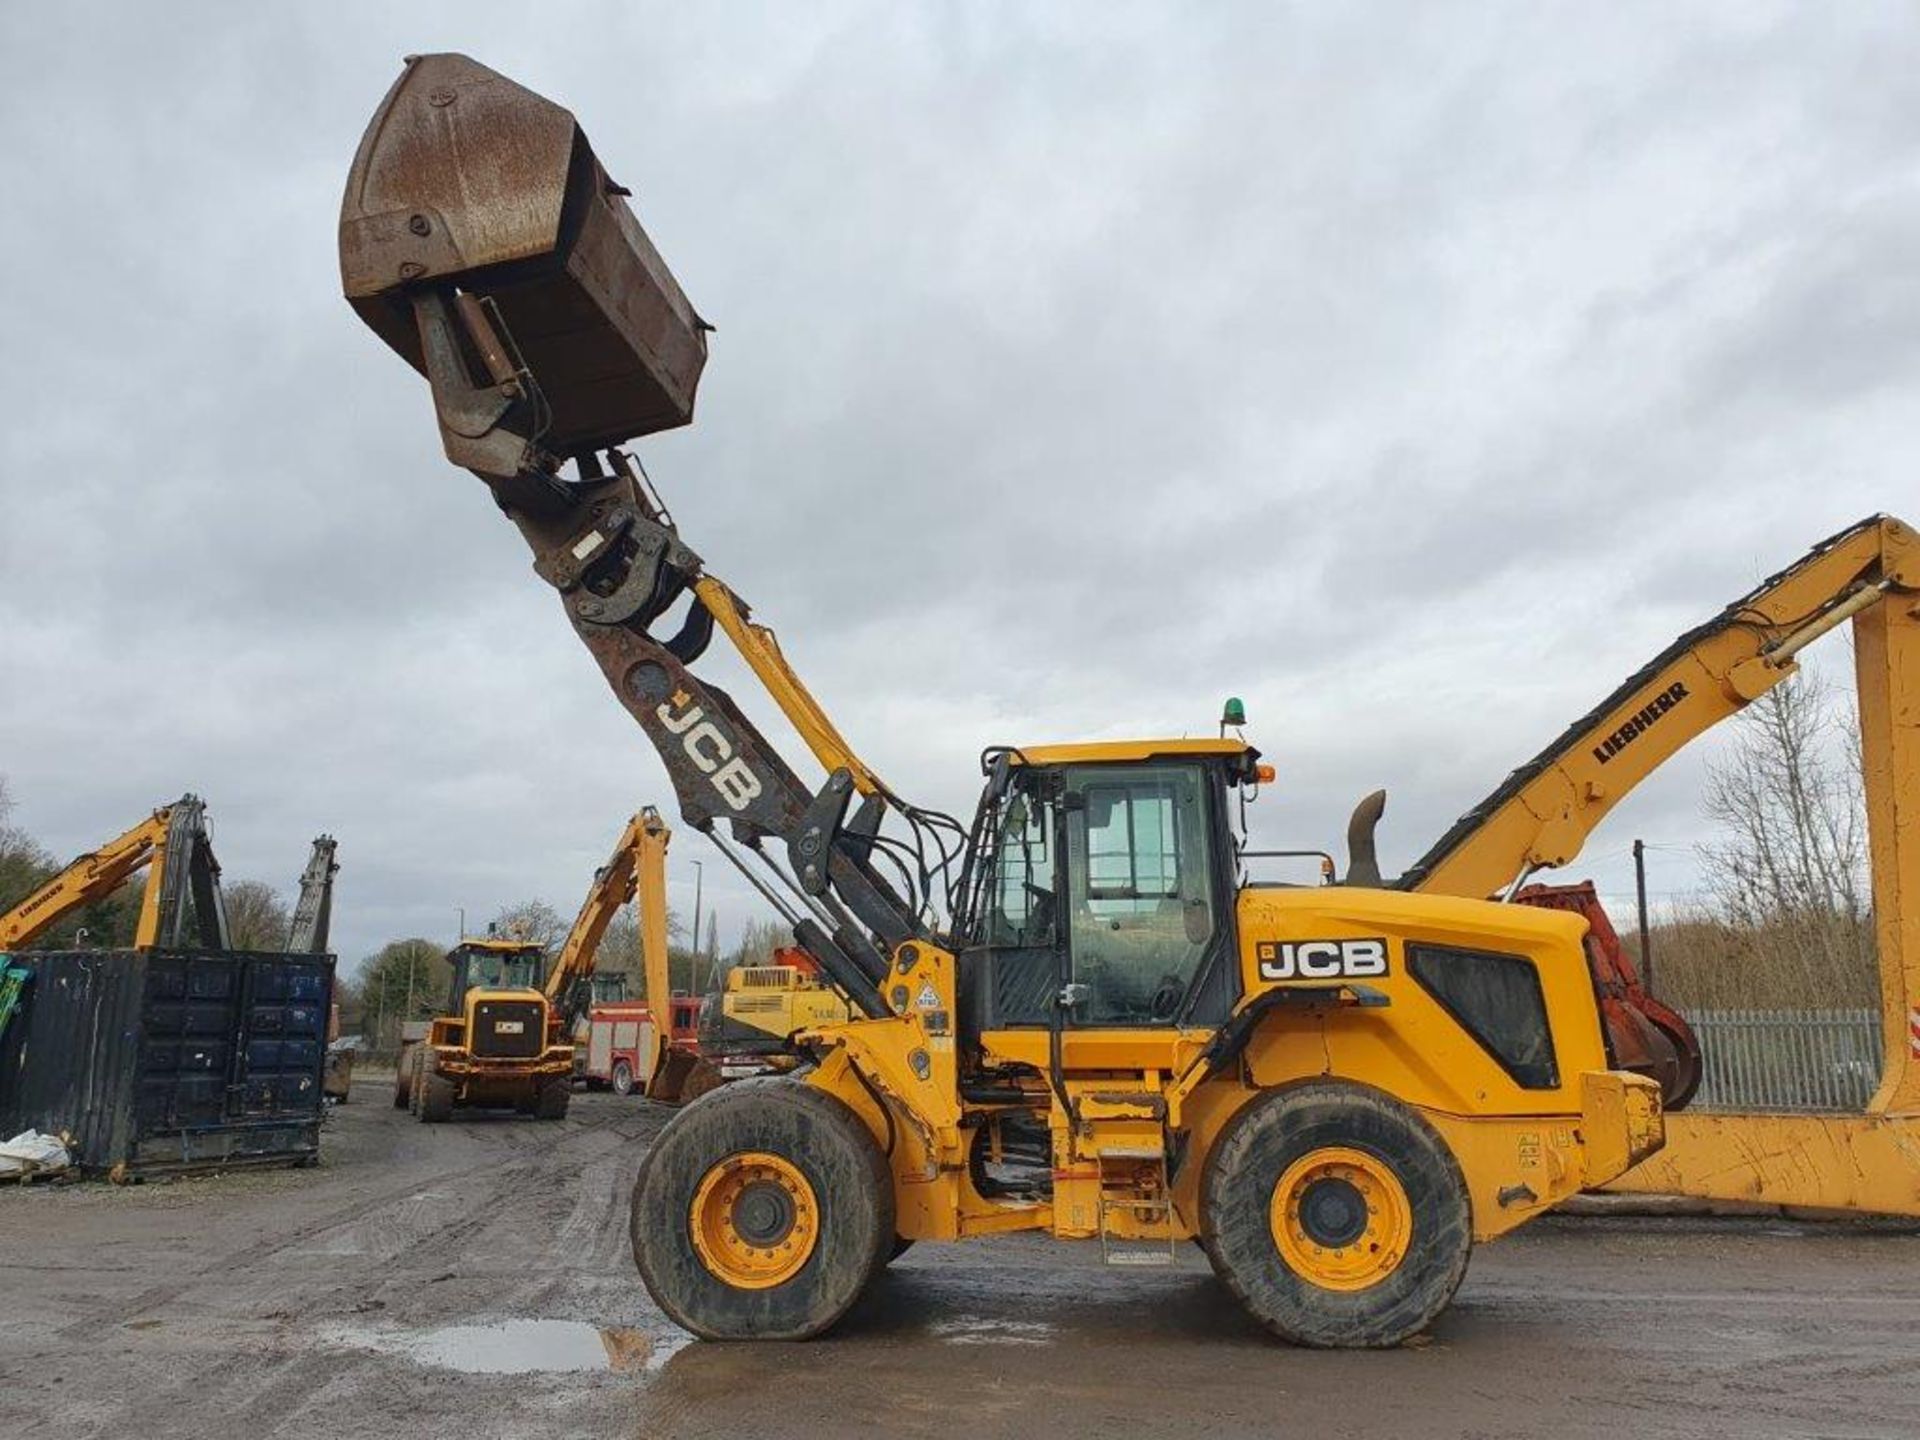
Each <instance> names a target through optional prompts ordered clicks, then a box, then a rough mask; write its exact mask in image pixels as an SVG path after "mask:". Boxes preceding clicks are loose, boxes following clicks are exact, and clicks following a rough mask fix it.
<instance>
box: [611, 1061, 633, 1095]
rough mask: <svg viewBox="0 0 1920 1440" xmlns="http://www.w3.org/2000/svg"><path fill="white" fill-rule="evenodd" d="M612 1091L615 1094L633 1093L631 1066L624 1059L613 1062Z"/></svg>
mask: <svg viewBox="0 0 1920 1440" xmlns="http://www.w3.org/2000/svg"><path fill="white" fill-rule="evenodd" d="M613 1093H614V1094H616V1095H631V1094H633V1067H632V1066H631V1065H629V1064H627V1062H626V1061H624V1060H616V1061H614V1062H613Z"/></svg>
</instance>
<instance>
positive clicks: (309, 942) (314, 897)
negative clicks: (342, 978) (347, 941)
mask: <svg viewBox="0 0 1920 1440" xmlns="http://www.w3.org/2000/svg"><path fill="white" fill-rule="evenodd" d="M338 849H339V842H338V841H336V840H335V839H334V838H333V837H332V836H331V835H321V836H317V837H316V838H315V839H314V842H313V853H312V854H311V855H309V856H308V857H307V868H306V869H305V870H304V871H302V872H301V874H300V898H299V899H298V900H296V901H295V902H294V906H293V921H292V923H291V924H290V925H289V926H288V927H287V953H288V954H290V955H324V954H326V952H327V942H328V940H329V938H330V936H331V934H332V930H333V877H334V876H335V875H337V874H339V873H340V866H339V863H338V862H337V861H335V859H334V858H333V857H334V854H335V852H336V851H337V850H338Z"/></svg>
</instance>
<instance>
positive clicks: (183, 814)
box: [0, 795, 225, 950]
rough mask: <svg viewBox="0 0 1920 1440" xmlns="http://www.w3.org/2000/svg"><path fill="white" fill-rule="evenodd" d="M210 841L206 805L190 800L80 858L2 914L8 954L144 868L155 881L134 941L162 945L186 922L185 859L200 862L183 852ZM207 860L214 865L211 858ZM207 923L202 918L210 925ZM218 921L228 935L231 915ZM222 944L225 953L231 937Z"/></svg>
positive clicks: (0, 944)
mask: <svg viewBox="0 0 1920 1440" xmlns="http://www.w3.org/2000/svg"><path fill="white" fill-rule="evenodd" d="M205 844H206V807H205V805H204V804H203V803H202V802H201V801H200V800H199V799H198V798H197V797H195V796H192V795H183V796H181V797H180V798H179V799H178V800H176V801H174V802H173V804H171V805H163V806H161V807H160V808H159V809H158V810H155V811H154V812H153V813H152V814H151V815H149V816H148V817H147V818H146V819H144V820H142V821H141V822H140V823H139V824H137V825H135V826H134V827H133V828H132V829H130V830H128V831H126V832H125V833H124V834H121V835H119V836H116V837H115V838H114V839H112V840H109V841H108V842H107V843H106V844H105V845H103V846H101V847H100V848H99V849H98V850H90V851H88V852H87V853H86V854H84V855H81V856H78V857H77V858H75V859H74V860H73V861H72V863H70V864H69V865H68V866H67V867H66V868H65V869H63V870H62V871H61V872H60V873H59V874H57V875H55V876H54V877H53V878H52V879H50V880H48V881H47V882H46V884H44V885H42V886H41V887H40V888H39V889H38V890H35V891H34V892H33V893H32V894H31V895H29V896H27V898H26V899H24V900H22V901H21V902H20V903H19V904H18V905H16V906H14V907H13V908H12V909H11V910H8V911H7V912H6V913H5V914H0V950H13V949H18V948H19V947H21V946H23V945H28V944H31V943H32V942H33V941H34V940H35V939H37V938H38V937H39V936H41V935H43V934H45V933H46V931H47V930H48V928H49V927H51V926H52V925H54V924H56V923H57V922H58V921H59V920H60V918H61V917H62V916H64V915H69V914H71V913H72V912H73V911H75V910H78V909H79V908H81V907H82V906H84V905H91V904H92V903H93V902H94V901H96V900H102V899H105V898H106V897H107V896H108V895H111V894H112V893H113V892H114V891H115V890H117V889H118V888H119V887H120V886H121V885H122V884H124V883H125V882H126V881H127V880H128V879H130V878H131V877H132V876H133V875H135V874H137V873H138V872H139V871H140V869H141V867H142V866H146V867H147V882H146V890H145V892H144V893H143V895H142V896H141V901H140V918H139V921H138V923H137V925H136V927H135V930H134V937H133V943H134V945H135V946H136V947H138V948H142V949H144V948H146V947H149V946H152V945H156V944H158V943H160V940H161V937H162V935H163V934H167V933H168V932H169V931H170V930H171V929H172V928H173V927H174V926H175V925H176V924H177V923H178V920H179V907H180V906H181V905H183V904H184V902H185V895H186V890H187V888H188V887H187V876H186V875H185V870H186V868H187V866H186V865H184V864H182V863H181V862H183V861H189V860H191V859H192V858H193V857H191V856H188V855H183V854H182V853H181V852H182V851H187V850H193V849H200V850H203V851H204V849H205ZM207 863H208V865H211V859H210V857H209V859H208V862H207ZM218 874H219V872H218V868H217V867H213V869H212V876H211V880H212V885H211V893H212V897H213V906H212V908H213V909H214V910H215V911H218V909H219V905H218ZM196 888H205V887H196ZM195 898H196V899H198V898H199V896H198V895H196V897H195ZM207 923H208V922H207V921H206V920H203V921H202V926H203V928H205V927H206V925H207ZM213 923H215V924H216V925H217V926H218V928H220V929H222V930H224V928H225V917H224V915H221V916H220V917H219V918H218V920H216V921H214V922H213ZM218 943H219V944H220V945H221V946H222V947H223V948H224V940H221V941H219V942H218Z"/></svg>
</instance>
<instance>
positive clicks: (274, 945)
mask: <svg viewBox="0 0 1920 1440" xmlns="http://www.w3.org/2000/svg"><path fill="white" fill-rule="evenodd" d="M220 893H221V899H222V900H224V901H225V902H226V911H227V938H228V940H229V941H230V942H231V943H232V945H233V948H234V949H236V950H284V949H286V948H287V933H288V931H289V930H291V929H292V927H293V916H292V914H291V913H290V912H289V911H288V909H287V902H286V901H284V900H282V899H281V898H280V892H279V891H277V890H275V889H274V888H273V887H272V886H271V885H269V884H267V883H266V882H265V881H263V880H236V881H234V883H233V884H231V885H223V886H222V887H221V892H220Z"/></svg>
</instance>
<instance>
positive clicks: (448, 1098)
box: [414, 1069, 456, 1125]
mask: <svg viewBox="0 0 1920 1440" xmlns="http://www.w3.org/2000/svg"><path fill="white" fill-rule="evenodd" d="M414 1086H415V1088H416V1089H417V1090H418V1091H419V1094H420V1123H421V1124H423V1125H443V1124H445V1123H446V1122H447V1121H449V1120H451V1119H452V1118H453V1097H454V1092H455V1089H456V1087H455V1085H454V1083H453V1081H451V1080H449V1079H448V1078H447V1077H446V1076H444V1075H442V1074H440V1073H439V1072H438V1071H435V1070H432V1069H428V1070H427V1071H426V1072H425V1073H424V1074H422V1075H420V1076H419V1077H418V1078H416V1080H415V1081H414Z"/></svg>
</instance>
